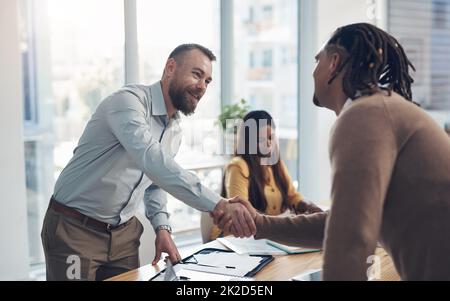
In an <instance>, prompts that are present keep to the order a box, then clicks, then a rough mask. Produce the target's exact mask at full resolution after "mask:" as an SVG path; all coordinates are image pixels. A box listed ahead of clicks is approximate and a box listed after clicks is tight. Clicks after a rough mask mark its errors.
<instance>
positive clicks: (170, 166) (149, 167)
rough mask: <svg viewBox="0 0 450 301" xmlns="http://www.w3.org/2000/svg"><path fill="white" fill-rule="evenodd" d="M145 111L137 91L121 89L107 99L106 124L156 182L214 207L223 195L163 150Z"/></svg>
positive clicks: (187, 200) (188, 200)
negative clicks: (131, 91) (206, 184)
mask: <svg viewBox="0 0 450 301" xmlns="http://www.w3.org/2000/svg"><path fill="white" fill-rule="evenodd" d="M145 112H146V111H145V107H144V105H143V104H142V103H141V102H140V100H139V99H138V98H136V97H135V96H134V95H132V94H130V93H119V94H118V95H116V96H115V97H112V99H111V100H110V102H109V103H108V106H107V109H106V120H107V124H108V126H109V128H110V130H111V131H112V133H113V134H114V135H115V137H116V138H117V139H118V140H119V142H120V144H121V145H122V146H123V147H124V149H125V150H126V151H127V153H128V154H129V155H130V156H131V158H133V160H134V161H135V162H136V164H137V166H139V167H140V168H141V169H142V170H143V172H144V173H145V174H146V175H147V177H148V178H149V179H150V180H151V181H152V182H153V183H155V184H156V185H157V186H158V187H160V188H162V189H164V190H165V191H167V192H168V193H170V194H171V195H173V196H174V197H175V198H177V199H179V200H181V201H183V202H184V203H186V204H187V205H189V206H191V207H193V208H195V209H198V210H201V211H213V210H214V207H215V206H216V204H217V203H218V202H219V201H220V199H221V197H220V196H219V195H218V194H217V193H215V192H213V191H211V190H210V189H208V188H206V187H205V186H204V185H202V184H201V183H200V179H199V178H198V177H197V176H196V175H195V174H193V173H191V172H189V171H187V170H185V169H183V168H181V167H180V166H179V165H178V164H177V163H176V162H175V161H174V160H173V158H172V157H171V156H170V154H166V153H164V152H163V150H162V148H161V145H160V143H159V142H158V140H156V139H155V137H153V136H152V134H151V131H150V126H149V124H148V123H147V121H146V119H145Z"/></svg>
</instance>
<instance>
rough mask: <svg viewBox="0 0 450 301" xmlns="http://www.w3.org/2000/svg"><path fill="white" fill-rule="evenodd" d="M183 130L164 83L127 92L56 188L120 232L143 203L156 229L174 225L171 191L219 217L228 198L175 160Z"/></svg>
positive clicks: (91, 131)
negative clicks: (170, 111)
mask: <svg viewBox="0 0 450 301" xmlns="http://www.w3.org/2000/svg"><path fill="white" fill-rule="evenodd" d="M179 123H180V120H179V115H178V113H177V114H176V116H175V117H174V118H172V119H169V117H168V116H167V110H166V106H165V103H164V98H163V94H162V90H161V84H160V82H157V83H155V84H153V85H151V86H143V85H130V86H125V87H124V88H122V89H120V90H119V91H117V92H115V93H114V94H112V95H110V96H109V97H107V98H106V99H104V100H103V101H102V102H101V103H100V105H99V106H98V108H97V110H96V111H95V113H94V114H93V115H92V117H91V119H90V120H89V122H88V124H87V125H86V128H85V130H84V132H83V134H82V136H81V138H80V141H79V142H78V146H77V147H76V148H75V150H74V154H73V157H72V159H71V160H70V161H69V163H68V164H67V166H66V167H65V168H64V170H63V171H62V172H61V175H60V176H59V178H58V180H57V181H56V184H55V191H54V198H55V199H56V200H57V201H58V202H60V203H63V204H65V205H67V206H70V207H72V208H75V209H77V210H79V211H80V212H81V213H83V214H85V215H87V216H89V217H92V218H95V219H97V220H100V221H103V222H106V223H109V224H112V225H118V224H122V223H124V222H126V221H127V220H129V219H130V218H132V217H133V216H134V214H135V212H136V210H137V208H138V205H139V202H140V201H141V200H142V199H144V203H145V207H146V216H147V218H148V219H149V220H150V222H151V223H152V225H153V227H154V228H156V227H158V226H160V225H169V222H168V218H169V214H168V213H167V208H166V203H167V195H166V192H165V191H167V192H168V193H170V194H171V195H173V196H174V197H175V198H177V199H179V200H181V201H183V202H184V203H186V204H187V205H189V206H191V207H194V208H196V209H198V210H201V211H212V210H213V209H214V207H215V206H216V204H217V203H218V202H219V200H220V199H221V197H220V196H219V195H218V194H217V193H215V192H213V191H211V190H209V189H208V188H206V187H205V186H203V185H202V184H201V183H200V180H199V178H198V177H197V176H196V175H195V174H193V173H191V172H189V171H186V170H184V169H183V168H181V167H180V166H179V165H178V164H177V163H176V162H175V161H174V159H173V158H174V157H175V155H176V153H177V152H178V149H179V146H180V143H181V128H180V125H179ZM163 190H165V191H163Z"/></svg>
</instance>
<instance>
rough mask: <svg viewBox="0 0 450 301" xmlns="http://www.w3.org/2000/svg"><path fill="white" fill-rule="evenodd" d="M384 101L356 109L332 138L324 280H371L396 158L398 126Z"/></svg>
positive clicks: (341, 119)
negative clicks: (395, 129)
mask: <svg viewBox="0 0 450 301" xmlns="http://www.w3.org/2000/svg"><path fill="white" fill-rule="evenodd" d="M381 101H382V100H380V103H379V104H378V105H377V106H375V105H372V106H366V105H364V101H362V103H361V105H358V104H355V105H354V107H350V108H349V109H348V110H347V111H345V112H344V113H343V115H342V116H340V117H339V119H338V120H337V123H336V126H335V129H334V133H333V134H332V137H331V143H330V156H331V167H332V192H331V197H332V207H331V211H330V217H329V221H328V223H327V227H326V236H325V253H324V266H323V271H324V274H323V275H324V276H323V277H324V280H367V270H368V268H369V266H370V265H369V263H368V262H367V261H368V257H369V256H371V255H373V254H374V252H375V248H376V244H377V240H378V236H379V232H380V227H381V220H382V212H383V205H384V200H385V197H386V193H387V189H388V186H389V182H390V178H391V173H392V170H393V166H394V163H395V158H396V141H395V135H394V132H393V127H392V126H391V122H390V119H389V118H388V115H387V113H385V110H384V107H383V104H382V103H381Z"/></svg>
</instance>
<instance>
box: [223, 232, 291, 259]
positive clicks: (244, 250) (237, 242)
mask: <svg viewBox="0 0 450 301" xmlns="http://www.w3.org/2000/svg"><path fill="white" fill-rule="evenodd" d="M217 241H219V242H220V243H221V244H223V245H224V246H225V247H227V248H229V249H231V250H233V251H234V252H236V253H238V254H249V255H286V252H285V251H283V250H280V249H278V248H276V247H274V246H272V245H269V244H268V243H267V240H265V239H258V240H256V239H254V238H253V237H249V238H236V237H232V236H227V237H220V238H218V239H217Z"/></svg>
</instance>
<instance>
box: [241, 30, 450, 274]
mask: <svg viewBox="0 0 450 301" xmlns="http://www.w3.org/2000/svg"><path fill="white" fill-rule="evenodd" d="M316 60H317V67H316V69H315V71H314V82H315V95H314V103H315V104H316V105H317V106H321V107H326V108H328V109H331V110H333V111H334V112H335V113H336V115H337V116H338V118H337V121H336V124H335V126H334V128H333V131H332V134H331V140H330V158H331V166H332V191H331V197H332V207H331V210H330V211H329V212H325V213H316V214H313V215H304V216H296V217H293V218H279V217H270V216H264V215H260V214H259V213H257V212H256V211H255V210H252V211H251V214H252V216H253V217H254V218H255V224H256V226H257V233H256V237H257V238H263V237H264V238H269V239H272V240H276V241H279V242H282V243H286V244H293V245H299V246H303V247H323V248H324V265H323V278H324V279H325V280H365V279H367V274H368V273H367V271H368V268H369V264H371V263H373V260H371V257H370V256H371V255H373V254H374V252H375V248H376V245H377V241H379V242H380V243H381V244H382V245H383V247H384V248H385V249H386V251H387V252H388V253H389V254H390V255H391V257H392V259H393V261H394V263H395V267H396V269H397V271H398V272H399V274H400V276H401V278H402V279H403V280H450V256H449V254H450V240H449V237H450V139H448V137H447V136H446V134H445V132H444V131H443V130H442V129H441V128H439V127H438V125H437V124H436V123H435V122H434V120H432V119H431V118H430V117H429V116H428V115H427V114H426V113H425V112H424V111H423V110H422V109H421V108H420V107H419V106H418V105H416V104H415V103H413V101H412V93H411V84H412V82H413V79H412V78H411V76H410V75H409V68H412V69H414V67H413V66H412V64H411V62H410V61H409V60H408V58H407V57H406V55H405V52H404V50H403V48H402V46H401V45H400V44H399V43H398V42H397V40H396V39H395V38H394V37H392V36H391V35H389V34H388V33H386V32H384V31H383V30H381V29H379V28H377V27H375V26H373V25H370V24H364V23H359V24H351V25H348V26H344V27H341V28H339V29H338V30H337V31H336V32H335V33H334V34H333V36H332V37H331V39H330V40H329V41H328V43H327V44H326V46H325V47H324V49H322V50H321V51H320V53H319V54H318V55H317V56H316ZM247 207H248V208H250V206H249V205H248V204H247ZM325 225H326V226H325Z"/></svg>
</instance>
